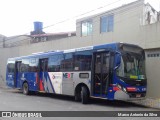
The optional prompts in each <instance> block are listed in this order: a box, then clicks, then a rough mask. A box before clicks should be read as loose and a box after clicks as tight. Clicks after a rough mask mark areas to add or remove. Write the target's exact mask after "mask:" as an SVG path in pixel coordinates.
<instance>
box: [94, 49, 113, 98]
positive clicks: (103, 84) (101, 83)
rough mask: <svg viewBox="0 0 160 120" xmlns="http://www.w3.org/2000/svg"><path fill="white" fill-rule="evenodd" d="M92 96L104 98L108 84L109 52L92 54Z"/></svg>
mask: <svg viewBox="0 0 160 120" xmlns="http://www.w3.org/2000/svg"><path fill="white" fill-rule="evenodd" d="M93 58H94V62H93V64H92V65H93V70H92V71H93V72H92V79H93V80H92V87H91V88H92V95H93V96H95V97H106V95H107V89H108V84H109V66H110V65H109V62H110V53H109V52H96V53H94V54H93Z"/></svg>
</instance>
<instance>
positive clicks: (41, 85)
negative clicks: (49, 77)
mask: <svg viewBox="0 0 160 120" xmlns="http://www.w3.org/2000/svg"><path fill="white" fill-rule="evenodd" d="M47 70H48V58H43V59H40V60H39V75H38V76H39V77H38V90H39V91H45V81H46V78H45V73H46V72H47Z"/></svg>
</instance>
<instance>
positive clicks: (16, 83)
mask: <svg viewBox="0 0 160 120" xmlns="http://www.w3.org/2000/svg"><path fill="white" fill-rule="evenodd" d="M21 63H22V61H16V62H15V73H14V76H15V79H14V86H15V87H16V88H20V87H21V83H20V82H21V73H20V68H21Z"/></svg>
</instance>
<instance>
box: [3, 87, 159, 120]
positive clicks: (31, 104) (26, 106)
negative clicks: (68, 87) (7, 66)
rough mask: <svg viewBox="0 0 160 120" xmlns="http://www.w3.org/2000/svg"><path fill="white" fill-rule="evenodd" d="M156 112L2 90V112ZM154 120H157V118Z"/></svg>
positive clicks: (124, 119)
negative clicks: (84, 103) (85, 103)
mask: <svg viewBox="0 0 160 120" xmlns="http://www.w3.org/2000/svg"><path fill="white" fill-rule="evenodd" d="M155 110H156V109H152V108H147V107H144V106H140V105H136V104H133V103H129V102H123V101H107V100H97V99H91V101H90V103H89V104H87V105H83V104H81V103H80V102H75V101H74V98H73V97H70V96H59V95H53V94H44V93H38V94H31V95H28V96H26V95H23V94H22V92H21V91H19V90H15V89H7V88H0V111H155ZM8 119H10V118H0V120H8ZM14 119H15V120H17V119H19V118H14ZM23 119H27V118H23ZM30 119H31V118H30ZM34 119H35V118H34ZM37 119H39V118H37ZM41 119H44V118H40V119H39V120H41ZM45 119H53V118H45ZM45 119H44V120H45ZM54 119H57V120H60V119H65V120H72V119H75V118H73V117H72V118H69V117H67V118H66V117H65V118H64V117H62V118H60V117H55V118H54ZM76 119H77V120H81V119H87V120H93V119H95V120H96V119H97V117H94V118H93V119H92V118H91V117H83V118H76ZM104 119H109V117H106V118H103V117H100V118H98V120H104ZM110 119H115V120H116V119H120V120H128V117H120V118H114V117H111V118H110ZM133 119H135V120H137V119H144V120H150V119H151V118H149V117H147V118H144V117H141V118H137V117H136V118H132V120H133ZM154 119H155V120H156V118H154ZM158 119H159V118H157V120H158Z"/></svg>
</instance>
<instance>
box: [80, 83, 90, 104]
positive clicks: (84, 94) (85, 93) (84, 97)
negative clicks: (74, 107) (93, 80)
mask: <svg viewBox="0 0 160 120" xmlns="http://www.w3.org/2000/svg"><path fill="white" fill-rule="evenodd" d="M88 100H89V93H88V90H87V88H86V87H85V86H82V88H81V102H82V104H87V103H88Z"/></svg>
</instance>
